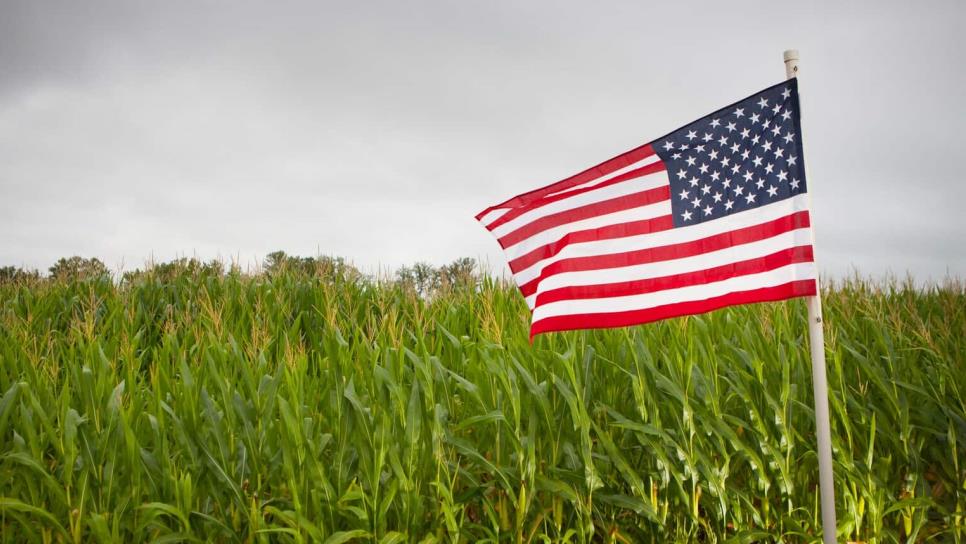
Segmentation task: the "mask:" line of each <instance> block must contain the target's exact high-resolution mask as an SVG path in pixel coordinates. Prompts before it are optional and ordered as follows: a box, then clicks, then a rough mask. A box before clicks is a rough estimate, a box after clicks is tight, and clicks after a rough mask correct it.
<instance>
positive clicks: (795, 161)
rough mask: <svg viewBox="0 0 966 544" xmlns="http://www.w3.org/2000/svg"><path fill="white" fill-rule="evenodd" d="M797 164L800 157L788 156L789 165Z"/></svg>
mask: <svg viewBox="0 0 966 544" xmlns="http://www.w3.org/2000/svg"><path fill="white" fill-rule="evenodd" d="M796 164H798V157H796V156H795V155H792V156H791V157H788V166H795V165H796Z"/></svg>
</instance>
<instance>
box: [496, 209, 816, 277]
mask: <svg viewBox="0 0 966 544" xmlns="http://www.w3.org/2000/svg"><path fill="white" fill-rule="evenodd" d="M673 197H674V195H672V198H673ZM807 209H808V197H807V195H805V194H800V195H796V196H794V197H792V198H786V199H785V200H780V201H778V202H774V203H772V204H766V205H764V206H761V207H759V208H754V209H751V210H745V211H743V212H738V213H736V214H732V215H728V216H725V217H722V218H721V219H715V220H714V221H708V222H706V223H698V224H697V225H693V226H689V227H678V228H674V229H670V230H663V231H659V232H654V233H649V234H639V235H636V236H627V237H625V238H612V239H608V240H595V241H592V242H582V243H575V244H569V245H568V246H566V247H564V248H563V249H562V250H560V252H559V253H557V254H556V255H553V256H551V257H548V258H546V259H544V260H542V261H538V262H536V263H534V264H533V265H531V266H530V267H528V268H525V269H524V270H520V271H519V272H517V273H516V274H514V275H513V278H514V280H516V282H517V285H521V286H522V285H524V284H526V283H527V282H529V281H531V280H533V279H534V278H536V277H538V276H539V275H540V272H541V271H542V270H543V269H544V267H546V266H548V265H550V264H552V263H555V262H557V261H560V260H563V259H571V258H574V257H596V256H599V255H611V254H614V253H623V252H625V251H635V250H638V249H646V248H650V247H660V246H665V245H669V244H677V243H682V242H691V241H694V240H700V239H701V238H706V237H708V236H713V235H715V234H720V233H721V232H726V231H732V230H738V229H741V228H745V227H750V226H753V225H760V224H762V223H767V222H769V221H774V220H775V219H778V218H780V217H785V216H787V215H791V214H793V213H795V212H799V211H803V210H807Z"/></svg>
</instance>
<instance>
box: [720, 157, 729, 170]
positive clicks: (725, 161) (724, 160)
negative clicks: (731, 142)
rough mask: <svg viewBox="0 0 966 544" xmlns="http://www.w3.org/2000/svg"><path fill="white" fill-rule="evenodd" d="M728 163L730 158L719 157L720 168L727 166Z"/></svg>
mask: <svg viewBox="0 0 966 544" xmlns="http://www.w3.org/2000/svg"><path fill="white" fill-rule="evenodd" d="M729 164H731V159H729V158H728V157H725V158H723V159H721V167H722V168H727V167H728V165H729Z"/></svg>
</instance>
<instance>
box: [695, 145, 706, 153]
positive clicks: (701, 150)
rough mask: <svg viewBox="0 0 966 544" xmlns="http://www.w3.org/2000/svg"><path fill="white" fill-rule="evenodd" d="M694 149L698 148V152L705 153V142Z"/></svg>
mask: <svg viewBox="0 0 966 544" xmlns="http://www.w3.org/2000/svg"><path fill="white" fill-rule="evenodd" d="M694 149H696V150H697V151H698V153H704V144H701V145H699V146H696V147H695V148H694Z"/></svg>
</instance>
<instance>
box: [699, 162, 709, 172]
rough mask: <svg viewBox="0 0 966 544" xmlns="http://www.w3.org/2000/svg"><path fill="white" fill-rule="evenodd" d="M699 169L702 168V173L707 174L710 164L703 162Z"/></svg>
mask: <svg viewBox="0 0 966 544" xmlns="http://www.w3.org/2000/svg"><path fill="white" fill-rule="evenodd" d="M698 170H700V171H701V173H702V174H707V173H708V165H707V164H704V163H701V166H699V167H698Z"/></svg>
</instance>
